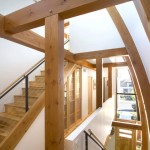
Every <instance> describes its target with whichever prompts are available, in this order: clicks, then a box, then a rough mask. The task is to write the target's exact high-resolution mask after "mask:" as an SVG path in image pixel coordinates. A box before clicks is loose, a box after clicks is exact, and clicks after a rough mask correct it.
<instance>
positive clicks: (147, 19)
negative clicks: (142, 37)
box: [134, 0, 150, 41]
mask: <svg viewBox="0 0 150 150" xmlns="http://www.w3.org/2000/svg"><path fill="white" fill-rule="evenodd" d="M134 4H135V7H136V9H137V12H138V14H139V16H140V19H141V22H142V24H143V27H144V29H145V32H146V34H147V37H148V39H149V41H150V10H149V9H150V1H149V0H134Z"/></svg>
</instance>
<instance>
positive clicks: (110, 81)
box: [108, 67, 112, 98]
mask: <svg viewBox="0 0 150 150" xmlns="http://www.w3.org/2000/svg"><path fill="white" fill-rule="evenodd" d="M111 97H112V67H108V98H111Z"/></svg>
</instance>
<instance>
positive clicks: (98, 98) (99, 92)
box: [96, 57, 103, 108]
mask: <svg viewBox="0 0 150 150" xmlns="http://www.w3.org/2000/svg"><path fill="white" fill-rule="evenodd" d="M102 67H103V61H102V58H101V57H97V58H96V108H99V107H102V104H103V96H102Z"/></svg>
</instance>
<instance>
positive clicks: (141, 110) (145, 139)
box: [124, 56, 149, 150]
mask: <svg viewBox="0 0 150 150" xmlns="http://www.w3.org/2000/svg"><path fill="white" fill-rule="evenodd" d="M124 58H125V60H126V62H127V64H128V67H129V70H130V74H131V78H132V81H133V84H134V88H135V91H136V97H137V103H138V110H139V114H140V120H141V123H142V149H144V150H148V136H149V135H148V123H147V120H146V112H145V109H144V105H143V104H144V101H143V98H142V95H141V92H140V88H139V84H138V81H137V77H136V74H135V71H134V69H133V67H132V63H131V60H130V58H129V57H128V56H125V57H124Z"/></svg>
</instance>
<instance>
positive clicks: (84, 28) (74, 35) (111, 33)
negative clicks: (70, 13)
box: [70, 9, 124, 53]
mask: <svg viewBox="0 0 150 150" xmlns="http://www.w3.org/2000/svg"><path fill="white" fill-rule="evenodd" d="M123 46H124V44H123V42H122V40H121V38H120V35H119V33H118V31H117V29H116V27H115V25H114V24H113V22H112V20H111V18H110V16H109V14H108V12H107V10H106V9H103V10H100V11H96V12H93V13H89V14H85V15H81V16H78V17H74V18H71V19H70V47H71V51H72V52H73V53H79V52H86V51H95V50H105V49H110V48H118V47H123Z"/></svg>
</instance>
